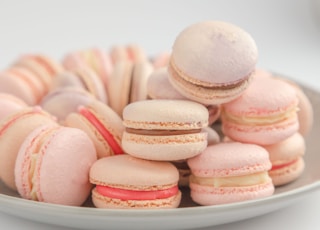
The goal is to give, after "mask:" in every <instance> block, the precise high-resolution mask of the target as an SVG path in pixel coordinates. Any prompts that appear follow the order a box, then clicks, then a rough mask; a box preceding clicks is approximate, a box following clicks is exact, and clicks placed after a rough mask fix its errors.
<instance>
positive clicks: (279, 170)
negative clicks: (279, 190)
mask: <svg viewBox="0 0 320 230" xmlns="http://www.w3.org/2000/svg"><path fill="white" fill-rule="evenodd" d="M263 147H264V148H265V149H266V150H267V151H268V152H269V157H270V161H271V164H272V168H271V169H270V170H269V175H270V177H271V178H272V181H273V184H274V185H275V186H279V185H284V184H288V183H290V182H292V181H294V180H296V179H298V178H299V177H300V176H301V174H302V173H303V171H304V168H305V163H304V159H303V156H304V154H305V151H306V145H305V140H304V138H303V136H302V135H301V134H300V133H299V132H296V133H295V134H293V135H292V136H290V137H288V138H287V139H285V140H283V141H281V142H278V143H276V144H273V145H266V146H263Z"/></svg>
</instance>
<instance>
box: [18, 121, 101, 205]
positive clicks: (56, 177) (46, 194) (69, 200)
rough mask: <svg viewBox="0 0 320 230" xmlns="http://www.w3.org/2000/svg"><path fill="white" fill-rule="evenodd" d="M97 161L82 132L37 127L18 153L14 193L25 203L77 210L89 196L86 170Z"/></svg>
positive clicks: (45, 126) (70, 129)
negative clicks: (56, 205)
mask: <svg viewBox="0 0 320 230" xmlns="http://www.w3.org/2000/svg"><path fill="white" fill-rule="evenodd" d="M96 160H97V158H96V152H95V148H94V145H93V143H92V141H91V140H90V138H89V137H88V135H87V134H86V133H84V132H83V131H81V130H79V129H74V128H69V127H63V126H50V125H44V126H40V127H39V128H37V129H35V130H34V131H32V132H31V133H30V134H29V135H27V137H26V138H25V140H24V141H23V143H22V145H21V148H20V149H19V152H18V155H17V160H16V164H15V168H14V175H15V182H16V186H17V190H18V192H19V194H20V195H21V197H22V198H25V199H29V200H35V201H40V202H46V203H52V204H62V205H73V206H80V205H82V204H83V203H84V202H85V201H86V200H87V198H88V196H89V195H90V191H91V189H92V185H91V183H90V181H89V170H90V167H91V166H92V164H93V163H94V162H95V161H96Z"/></svg>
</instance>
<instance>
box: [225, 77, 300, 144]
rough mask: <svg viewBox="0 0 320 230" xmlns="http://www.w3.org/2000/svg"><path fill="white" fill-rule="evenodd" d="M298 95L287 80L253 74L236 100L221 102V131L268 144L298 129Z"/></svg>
mask: <svg viewBox="0 0 320 230" xmlns="http://www.w3.org/2000/svg"><path fill="white" fill-rule="evenodd" d="M297 111H298V98H297V95H296V91H295V90H294V89H293V88H292V87H291V86H290V85H288V84H287V83H285V82H283V81H281V80H279V79H275V78H269V77H264V78H263V77H262V78H258V77H255V78H254V79H253V81H252V83H251V85H250V86H249V87H248V89H247V90H246V91H245V92H244V93H243V94H242V95H241V96H240V97H238V98H237V99H235V100H233V101H231V102H229V103H225V104H223V105H222V112H221V121H222V131H223V133H224V134H225V135H226V136H229V137H230V138H231V139H232V140H234V141H240V142H245V143H253V144H259V145H270V144H275V143H277V142H279V141H282V140H284V139H286V138H288V137H289V136H291V135H293V134H294V133H295V132H296V131H298V129H299V121H298V115H297Z"/></svg>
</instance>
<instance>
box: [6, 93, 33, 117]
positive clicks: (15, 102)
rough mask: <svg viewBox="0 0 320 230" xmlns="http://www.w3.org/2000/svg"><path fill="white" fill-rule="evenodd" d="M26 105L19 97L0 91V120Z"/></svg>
mask: <svg viewBox="0 0 320 230" xmlns="http://www.w3.org/2000/svg"><path fill="white" fill-rule="evenodd" d="M27 106H28V105H27V104H26V103H25V102H24V101H23V100H22V99H20V98H18V97H16V96H14V95H12V94H6V93H0V108H1V110H0V122H1V120H2V119H5V118H6V117H8V116H10V115H11V114H13V113H16V112H18V111H20V110H22V109H24V108H26V107H27Z"/></svg>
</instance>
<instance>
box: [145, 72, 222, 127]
mask: <svg viewBox="0 0 320 230" xmlns="http://www.w3.org/2000/svg"><path fill="white" fill-rule="evenodd" d="M147 93H148V97H149V98H151V99H170V100H188V98H186V97H185V96H183V95H182V94H181V93H179V91H177V90H176V89H175V88H174V87H173V86H172V84H171V83H170V81H169V73H168V70H167V68H166V67H161V68H160V67H159V68H157V69H155V70H154V71H153V72H152V73H151V74H150V76H149V78H148V80H147ZM206 107H207V109H208V112H209V125H211V124H213V123H214V122H215V121H217V120H218V118H219V117H220V106H219V105H208V106H206Z"/></svg>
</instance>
